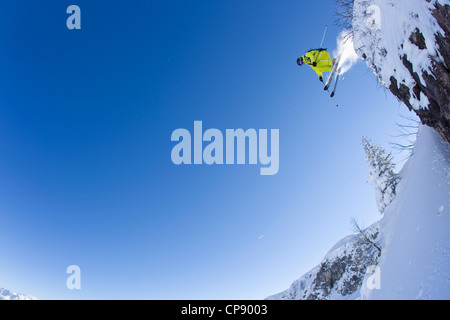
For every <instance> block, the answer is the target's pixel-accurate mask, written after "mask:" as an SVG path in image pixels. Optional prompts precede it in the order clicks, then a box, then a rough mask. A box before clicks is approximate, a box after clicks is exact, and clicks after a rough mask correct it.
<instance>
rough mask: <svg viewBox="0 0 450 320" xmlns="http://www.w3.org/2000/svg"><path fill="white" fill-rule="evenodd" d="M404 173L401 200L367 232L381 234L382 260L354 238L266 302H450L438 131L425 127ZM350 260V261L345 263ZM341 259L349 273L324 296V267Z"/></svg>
mask: <svg viewBox="0 0 450 320" xmlns="http://www.w3.org/2000/svg"><path fill="white" fill-rule="evenodd" d="M399 175H400V177H401V179H400V181H399V183H398V185H397V189H396V190H397V193H396V197H395V198H394V200H393V201H392V202H391V203H390V204H389V205H388V206H387V207H386V209H385V211H384V215H383V217H382V218H381V219H380V220H379V221H377V222H375V223H374V224H373V225H371V226H370V227H368V228H366V229H365V230H363V232H364V233H365V234H367V235H377V236H376V243H377V245H379V246H381V255H380V256H379V257H378V259H376V258H375V259H374V257H375V255H374V254H376V253H377V251H376V250H374V249H373V248H371V247H370V245H367V243H366V244H365V246H366V247H364V244H361V242H360V241H359V240H361V235H360V234H358V233H357V234H351V235H349V236H347V237H345V238H343V239H342V240H340V241H339V242H338V243H336V245H334V246H333V247H332V248H331V249H330V250H329V252H328V253H327V254H326V255H325V257H324V259H323V260H322V261H321V263H320V264H319V265H318V266H317V267H315V268H314V269H312V270H311V271H309V272H307V273H306V274H305V275H303V276H302V277H301V278H300V279H298V280H296V281H294V282H293V283H292V285H291V286H290V288H289V289H287V290H285V291H283V292H281V293H278V294H275V295H273V296H270V297H268V298H267V299H275V300H277V299H282V300H287V299H291V300H298V299H306V298H308V297H311V296H310V295H311V294H312V295H315V296H316V297H317V298H318V299H341V300H343V299H346V300H347V299H383V300H391V299H393V300H405V299H445V300H447V299H450V268H449V265H450V211H449V210H448V208H449V207H450V146H449V145H448V144H447V143H446V142H444V141H443V140H442V138H441V137H440V136H439V134H438V133H436V132H435V131H434V130H433V129H431V128H430V127H427V126H421V127H420V128H419V132H418V136H417V140H416V145H415V149H414V152H413V154H412V155H411V157H410V158H409V159H408V161H407V162H406V163H405V165H404V166H403V169H402V170H401V172H400V173H399ZM358 249H360V250H362V255H361V252H358ZM348 257H351V260H350V261H349V260H345V258H348ZM374 260H376V261H377V262H376V264H377V267H378V268H379V269H378V270H379V276H380V283H381V287H380V288H373V289H369V287H368V286H367V285H366V284H367V283H369V281H370V279H369V277H370V276H372V274H366V273H367V271H368V269H369V268H370V267H371V265H373V264H372V261H374ZM342 261H346V264H347V266H346V270H345V272H344V274H343V275H342V277H341V278H340V279H339V280H338V281H335V282H334V284H333V285H332V287H330V288H327V289H328V292H329V294H327V295H324V294H323V286H320V285H319V286H318V285H317V283H318V281H317V278H318V277H320V275H319V273H320V269H321V267H322V266H324V265H328V266H331V265H333V264H335V263H336V262H338V263H339V262H341V263H342ZM349 264H351V266H350V267H349ZM355 267H357V268H356V269H358V268H359V269H360V270H359V271H358V270H355ZM361 269H365V270H364V271H361ZM361 274H362V281H361V285H360V287H359V289H358V290H356V291H355V292H350V293H349V294H342V293H343V292H346V291H345V290H346V289H348V281H349V280H350V279H352V277H354V276H357V277H358V276H361ZM322 277H323V274H322ZM319 282H320V281H319ZM346 286H347V288H346ZM347 292H348V290H347Z"/></svg>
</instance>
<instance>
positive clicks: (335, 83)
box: [330, 69, 341, 98]
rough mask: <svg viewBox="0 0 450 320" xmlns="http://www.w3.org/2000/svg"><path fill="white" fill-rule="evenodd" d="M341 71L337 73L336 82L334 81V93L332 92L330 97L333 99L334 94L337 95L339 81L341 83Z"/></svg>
mask: <svg viewBox="0 0 450 320" xmlns="http://www.w3.org/2000/svg"><path fill="white" fill-rule="evenodd" d="M340 71H341V69H339V70H338V71H337V75H336V80H335V81H334V88H333V92H331V94H330V97H331V98H333V97H334V94H335V93H336V87H337V84H338V81H339V73H340Z"/></svg>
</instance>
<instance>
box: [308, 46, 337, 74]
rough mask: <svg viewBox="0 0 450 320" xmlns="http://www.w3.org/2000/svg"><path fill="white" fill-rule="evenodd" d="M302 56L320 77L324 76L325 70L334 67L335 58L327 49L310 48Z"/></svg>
mask: <svg viewBox="0 0 450 320" xmlns="http://www.w3.org/2000/svg"><path fill="white" fill-rule="evenodd" d="M302 58H303V61H304V62H305V63H307V64H308V65H309V66H310V67H311V68H312V69H313V70H314V71H315V72H316V73H317V75H318V76H319V78H322V77H323V72H328V71H331V70H332V69H333V59H332V58H331V56H330V54H329V53H328V52H327V51H326V50H325V49H313V50H309V51H308V52H307V53H305V55H304V56H303V57H302Z"/></svg>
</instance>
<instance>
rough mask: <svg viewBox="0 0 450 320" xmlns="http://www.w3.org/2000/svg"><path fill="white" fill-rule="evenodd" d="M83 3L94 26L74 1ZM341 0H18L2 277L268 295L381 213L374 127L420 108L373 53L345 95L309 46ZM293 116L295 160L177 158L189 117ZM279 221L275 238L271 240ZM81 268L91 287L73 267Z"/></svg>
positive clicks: (223, 123)
mask: <svg viewBox="0 0 450 320" xmlns="http://www.w3.org/2000/svg"><path fill="white" fill-rule="evenodd" d="M71 4H76V5H78V6H80V8H81V18H82V20H81V26H82V29H81V30H68V29H67V28H66V19H67V17H68V14H66V8H67V7H68V6H69V5H71ZM335 9H336V8H335V6H334V1H333V0H326V1H325V0H324V1H309V2H304V1H293V0H292V1H282V2H274V1H266V0H258V1H188V2H187V1H143V0H142V1H137V0H130V1H125V2H119V1H85V0H76V1H70V2H69V1H61V0H58V1H40V2H37V1H28V2H25V3H24V2H19V1H13V0H8V1H2V2H1V4H0V21H1V28H0V43H1V49H0V236H1V245H0V287H6V288H8V289H11V290H14V291H18V292H22V293H28V294H32V295H34V296H36V297H38V298H41V299H49V298H50V299H52V298H55V299H93V298H95V299H116V298H131V299H262V298H264V297H266V296H268V295H270V294H274V293H277V292H279V291H281V290H284V289H286V288H287V287H288V286H289V285H290V284H291V282H292V281H293V280H295V279H297V278H299V277H300V276H301V275H302V274H303V273H304V272H306V271H308V270H309V269H311V268H312V267H314V266H315V265H317V264H318V263H319V262H320V260H321V259H322V257H323V256H324V254H325V253H326V252H327V251H328V249H330V248H331V246H332V245H333V244H334V243H335V242H336V241H338V240H339V239H340V238H342V237H343V236H345V235H347V234H348V233H349V232H351V230H350V229H351V227H350V218H352V217H356V218H357V219H359V220H360V221H362V222H363V223H364V224H365V225H366V226H367V225H368V224H369V223H370V222H372V221H374V220H375V219H378V218H379V217H380V216H379V215H378V213H377V211H376V204H375V197H374V194H373V189H372V186H371V185H369V184H368V183H366V177H367V173H368V167H367V165H366V163H365V160H364V152H363V149H362V147H361V143H360V142H361V137H362V136H367V137H370V138H372V140H373V141H375V142H377V143H380V144H382V145H384V146H385V147H388V143H389V142H390V141H393V140H394V139H393V138H392V137H391V135H392V134H394V133H395V126H394V123H395V122H396V121H400V119H399V113H400V111H401V110H403V109H405V108H404V107H403V106H400V105H399V103H398V102H397V101H396V100H395V99H394V98H392V97H391V96H390V95H389V94H388V93H386V92H385V91H384V90H383V89H381V88H380V85H379V84H378V83H377V80H376V79H375V77H374V76H373V75H372V72H371V71H370V70H368V69H367V67H366V66H365V64H364V63H359V64H358V65H356V66H355V67H354V68H353V69H352V70H351V71H350V72H348V73H347V74H346V75H345V78H344V79H343V81H342V82H340V87H339V91H338V93H337V95H336V99H337V100H338V102H339V104H340V107H339V108H336V107H335V105H334V104H333V102H332V101H331V100H330V98H329V97H328V95H327V94H325V92H324V91H323V89H322V87H321V85H320V83H319V81H318V80H317V76H316V75H315V73H314V72H313V71H312V70H311V69H310V68H307V67H304V68H302V69H300V68H299V67H298V66H297V65H296V59H297V57H298V56H300V55H302V54H303V53H304V52H305V51H307V50H309V49H311V48H315V47H318V46H319V44H320V40H321V38H322V32H323V28H324V26H325V24H326V23H328V24H329V28H328V34H327V38H326V40H325V44H324V46H325V47H327V48H329V49H330V51H332V50H334V49H335V47H336V36H337V34H338V33H339V31H340V30H339V28H338V27H336V26H335V25H333V22H334V20H335V16H334V11H335ZM194 120H202V121H203V127H204V128H205V129H206V128H217V129H220V130H223V131H225V129H236V128H243V129H248V128H254V129H279V130H280V168H279V172H278V174H277V175H275V176H261V175H260V174H259V167H260V166H259V165H257V166H255V165H242V166H238V165H223V166H207V165H200V166H194V165H191V166H175V165H174V164H173V163H172V162H171V158H170V153H171V149H172V147H173V146H174V143H173V142H171V141H170V136H171V133H172V131H173V130H175V129H177V128H187V129H189V130H191V131H192V130H193V122H194ZM262 235H264V237H263V238H261V239H258V238H259V237H260V236H262ZM72 264H75V265H79V266H80V268H81V273H82V275H81V285H82V289H81V290H79V291H70V290H68V289H67V288H66V278H67V277H68V275H67V274H66V268H67V266H69V265H72Z"/></svg>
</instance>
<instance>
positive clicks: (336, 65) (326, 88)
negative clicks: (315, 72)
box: [323, 58, 340, 91]
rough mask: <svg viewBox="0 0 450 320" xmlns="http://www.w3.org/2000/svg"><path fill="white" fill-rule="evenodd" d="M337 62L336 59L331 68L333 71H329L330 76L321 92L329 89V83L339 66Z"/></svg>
mask: <svg viewBox="0 0 450 320" xmlns="http://www.w3.org/2000/svg"><path fill="white" fill-rule="evenodd" d="M339 60H340V59H339V58H337V59H336V62H335V64H334V66H333V70H331V75H330V77H329V78H328V80H327V82H326V83H325V87H324V88H323V90H325V91H327V90H328V88H330V84H331V81H333V77H334V75H335V74H336V70H337V68H338V66H339Z"/></svg>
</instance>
